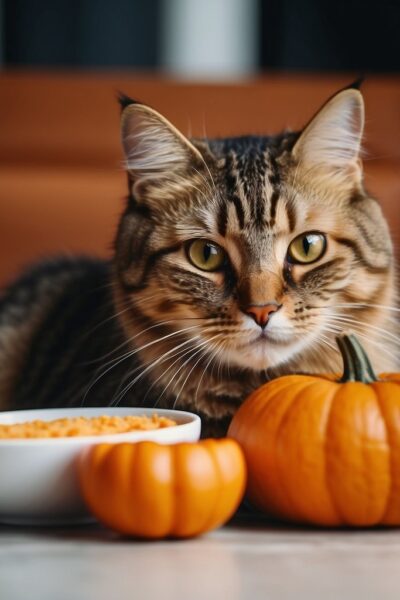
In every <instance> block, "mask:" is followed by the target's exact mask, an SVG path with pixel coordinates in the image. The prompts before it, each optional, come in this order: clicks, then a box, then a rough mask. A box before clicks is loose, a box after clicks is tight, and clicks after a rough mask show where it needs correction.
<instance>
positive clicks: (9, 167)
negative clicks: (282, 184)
mask: <svg viewBox="0 0 400 600" xmlns="http://www.w3.org/2000/svg"><path fill="white" fill-rule="evenodd" d="M350 79H351V78H349V77H339V76H338V77H332V76H329V77H322V76H319V77H316V76H301V77H300V76H288V75H286V76H283V75H282V76H281V75H274V76H268V77H265V78H260V79H256V80H246V81H243V82H240V83H230V84H228V83H226V84H223V85H222V84H221V85H219V84H200V83H198V84H189V83H183V82H178V81H171V80H169V79H162V78H160V77H146V76H143V75H140V76H139V75H135V74H121V75H118V74H113V75H107V74H98V73H96V74H95V73H91V74H85V73H80V74H77V73H62V74H60V73H57V74H56V73H40V72H38V73H33V72H30V73H27V72H5V73H3V74H2V75H1V76H0V284H3V283H5V282H6V281H8V280H9V279H11V278H12V277H13V276H14V275H15V274H16V273H17V271H18V269H20V268H21V267H22V266H23V265H25V264H27V263H29V262H32V261H33V260H36V259H38V258H40V257H43V256H46V255H49V254H54V253H57V252H62V253H66V252H67V253H76V252H81V253H93V254H96V255H99V256H107V255H109V253H110V248H111V243H112V239H113V235H114V230H115V226H116V222H117V219H118V215H119V213H120V211H121V209H122V206H123V197H124V195H125V176H124V174H123V173H122V168H121V163H122V155H121V151H120V145H119V111H118V107H117V103H116V99H115V97H116V92H117V90H123V91H124V92H126V93H127V94H129V95H131V96H133V97H134V98H138V99H140V100H143V101H144V102H147V103H149V104H150V105H152V106H154V107H155V108H157V109H158V110H160V111H161V112H163V113H164V114H165V115H166V116H167V117H168V118H169V119H170V120H171V121H172V122H173V123H175V124H176V125H177V127H178V128H180V129H181V130H182V131H183V132H184V133H186V134H192V135H196V136H201V135H203V134H206V135H207V136H209V137H212V136H224V135H232V134H241V133H270V132H276V131H278V130H280V129H282V128H284V127H291V128H297V127H300V126H301V125H302V124H303V123H304V122H305V121H306V120H308V118H309V117H310V115H312V113H313V112H314V111H315V110H316V109H317V108H318V107H319V106H320V104H321V103H322V102H323V101H324V100H325V99H326V98H327V97H329V96H330V95H331V94H332V93H333V92H334V91H336V90H337V89H340V88H341V87H342V86H344V85H346V84H347V83H348V82H349V80H350ZM364 95H365V99H366V109H367V121H366V150H367V153H366V160H365V167H366V182H367V186H368V188H369V189H370V190H371V191H372V192H373V193H374V194H375V195H376V196H377V197H379V199H380V200H381V203H382V206H383V209H384V211H385V213H386V215H387V217H388V220H389V222H390V226H391V228H392V231H393V236H394V239H395V242H396V240H397V239H398V238H399V233H400V176H399V165H400V143H399V141H400V78H395V77H385V78H382V77H381V78H372V77H371V78H370V79H369V80H368V81H367V82H366V83H365V85H364Z"/></svg>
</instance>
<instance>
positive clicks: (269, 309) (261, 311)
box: [242, 302, 282, 329]
mask: <svg viewBox="0 0 400 600" xmlns="http://www.w3.org/2000/svg"><path fill="white" fill-rule="evenodd" d="M281 306H282V305H281V304H277V303H276V302H271V303H269V304H251V305H250V306H246V307H245V308H243V309H242V310H243V312H244V313H246V315H249V317H251V318H252V319H254V321H255V322H256V323H257V325H259V326H260V327H261V328H262V329H264V328H265V327H266V325H267V323H268V321H269V319H270V316H271V315H272V313H274V312H276V311H277V310H279V309H280V307H281Z"/></svg>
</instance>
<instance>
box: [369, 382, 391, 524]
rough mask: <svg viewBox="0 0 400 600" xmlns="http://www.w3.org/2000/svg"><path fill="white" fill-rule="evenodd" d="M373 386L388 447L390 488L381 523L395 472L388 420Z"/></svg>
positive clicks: (387, 504)
mask: <svg viewBox="0 0 400 600" xmlns="http://www.w3.org/2000/svg"><path fill="white" fill-rule="evenodd" d="M376 383H378V382H376ZM372 385H373V384H372ZM373 388H374V391H375V395H376V403H377V405H378V407H379V412H380V413H381V417H382V421H383V424H384V426H385V430H386V440H387V447H388V454H389V470H390V489H389V492H388V496H387V498H386V504H385V507H384V510H383V512H382V515H381V517H380V519H379V523H381V522H382V521H384V520H385V517H386V514H387V512H388V510H389V504H390V501H391V499H392V492H393V481H394V480H395V473H394V464H393V462H394V459H393V452H392V445H391V443H390V442H391V440H390V438H391V435H390V427H389V425H388V422H387V419H386V413H385V411H384V409H383V406H382V402H381V398H380V396H379V393H378V389H379V388H378V386H376V385H373Z"/></svg>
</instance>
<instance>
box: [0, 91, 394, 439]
mask: <svg viewBox="0 0 400 600" xmlns="http://www.w3.org/2000/svg"><path fill="white" fill-rule="evenodd" d="M121 106H122V125H121V126H122V143H123V147H124V151H125V156H126V170H127V173H128V183H129V194H128V200H127V204H126V208H125V211H124V213H123V215H122V217H121V220H120V224H119V228H118V231H117V234H116V239H115V253H114V256H113V259H112V260H111V261H110V262H101V261H97V260H92V259H89V258H80V257H77V258H60V259H55V260H51V261H49V262H47V263H45V264H40V265H38V266H37V267H35V268H33V269H31V270H30V271H29V272H27V273H26V274H25V275H24V276H22V277H21V278H20V279H19V280H17V281H16V283H14V285H12V286H11V287H10V288H9V289H7V290H6V291H5V293H4V294H3V296H2V299H1V301H0V408H1V409H3V410H4V409H21V408H33V407H45V406H52V407H61V406H93V405H137V406H151V407H153V406H156V407H175V408H180V409H188V410H193V411H196V412H197V413H199V414H200V415H201V416H202V417H203V434H204V435H220V434H222V433H224V431H225V430H226V427H227V424H228V423H229V420H230V418H231V416H232V414H233V413H234V411H235V410H236V408H237V407H238V405H239V404H240V403H241V402H242V401H243V399H244V398H245V396H246V395H247V394H248V393H249V392H251V391H252V390H253V389H254V388H255V387H257V386H259V385H260V384H262V383H263V382H265V381H266V380H268V379H269V378H272V377H276V376H278V375H281V374H284V373H291V372H312V373H320V372H326V371H339V370H340V368H341V363H340V358H339V354H338V351H337V348H336V345H335V336H336V335H337V334H338V333H340V332H342V331H348V330H352V331H354V332H355V333H356V334H357V335H358V336H359V337H360V339H361V340H362V342H363V343H364V344H365V347H366V349H367V351H368V352H369V354H370V356H371V358H372V361H373V363H374V365H375V367H376V369H377V371H384V370H394V369H398V368H399V366H400V360H399V353H398V352H397V350H398V346H397V344H398V330H397V325H396V321H395V316H396V310H397V309H396V289H395V267H394V261H393V254H392V244H391V241H390V236H389V232H388V227H387V224H386V222H385V219H384V217H383V216H382V212H381V209H380V207H379V205H378V203H377V202H376V201H375V200H374V199H373V198H371V197H370V196H369V195H368V193H367V192H366V191H365V189H364V186H363V173H362V164H361V161H360V143H361V137H362V132H363V123H364V105H363V99H362V95H361V93H360V91H359V90H358V89H357V88H356V87H350V88H346V89H344V90H341V91H340V92H338V93H337V94H335V95H334V96H333V97H332V98H331V99H329V100H328V101H327V102H326V104H325V105H324V106H323V107H322V108H321V109H320V111H319V112H318V113H317V114H316V115H315V116H314V118H312V119H311V121H310V122H309V123H308V124H307V125H306V126H305V127H304V129H303V130H302V131H301V132H296V133H293V132H285V133H282V134H279V135H276V136H271V137H256V136H246V137H235V138H224V139H216V140H209V139H194V140H189V139H187V138H186V137H185V136H184V135H182V134H181V133H180V132H179V131H177V130H176V129H175V127H173V125H171V123H169V122H168V121H167V120H166V119H165V118H164V117H163V116H161V115H160V114H159V113H157V112H156V111H155V110H153V109H152V108H149V107H148V106H146V105H144V104H141V103H137V102H135V101H133V100H131V99H130V98H127V97H121Z"/></svg>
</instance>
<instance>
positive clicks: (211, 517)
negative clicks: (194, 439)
mask: <svg viewBox="0 0 400 600" xmlns="http://www.w3.org/2000/svg"><path fill="white" fill-rule="evenodd" d="M203 445H204V446H205V448H206V449H207V450H208V449H209V447H210V446H211V449H212V451H211V452H209V455H210V457H211V461H212V462H213V464H214V468H215V472H216V473H217V477H218V483H219V489H221V487H222V481H223V477H222V473H221V469H220V465H219V462H218V461H217V459H216V457H215V449H216V445H215V443H214V440H212V439H209V440H206V443H205V444H204V442H203ZM218 496H219V494H216V496H215V502H214V506H213V510H212V511H210V514H209V515H207V517H206V519H205V522H204V523H203V525H202V526H201V527H200V528H199V532H201V531H208V530H209V527H210V523H213V522H214V518H215V512H216V510H215V509H216V508H217V506H218V502H219V498H218ZM194 535H198V534H197V532H196V533H195V534H194Z"/></svg>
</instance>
